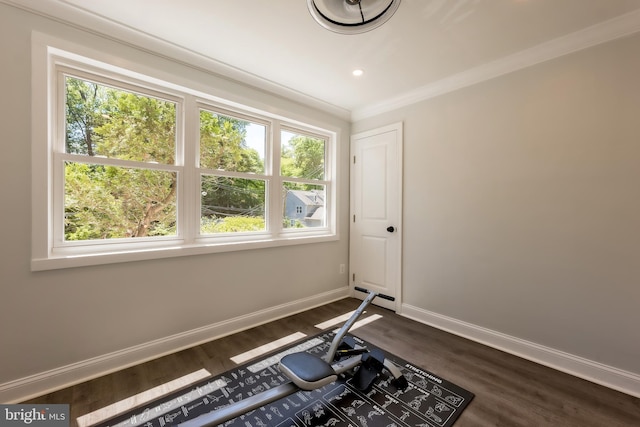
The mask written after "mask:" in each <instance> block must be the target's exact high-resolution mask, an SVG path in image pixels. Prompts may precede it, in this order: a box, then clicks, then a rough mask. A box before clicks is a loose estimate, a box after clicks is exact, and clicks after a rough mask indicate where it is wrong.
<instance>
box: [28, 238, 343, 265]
mask: <svg viewBox="0 0 640 427" xmlns="http://www.w3.org/2000/svg"><path fill="white" fill-rule="evenodd" d="M335 240H338V236H337V234H323V235H311V236H310V235H298V236H291V235H289V236H285V237H280V238H268V239H264V240H254V241H250V242H247V241H244V242H241V241H238V242H228V241H227V242H213V243H212V242H210V241H209V242H201V243H193V244H179V243H177V244H175V245H170V246H163V247H154V248H137V249H131V250H115V251H111V252H101V253H96V252H93V253H85V254H68V253H67V254H51V255H50V256H49V257H48V258H32V259H31V271H46V270H58V269H64V268H74V267H87V266H92V265H104V264H117V263H123V262H133V261H146V260H153V259H164V258H174V257H182V256H193V255H206V254H214V253H220V252H236V251H243V250H255V249H265V248H272V247H281V246H292V245H302V244H310V243H323V242H330V241H335Z"/></svg>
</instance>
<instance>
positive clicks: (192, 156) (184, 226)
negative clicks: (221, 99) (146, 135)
mask: <svg viewBox="0 0 640 427" xmlns="http://www.w3.org/2000/svg"><path fill="white" fill-rule="evenodd" d="M198 111H199V109H198V105H197V103H196V100H195V97H193V96H187V97H186V98H185V103H184V112H183V114H182V119H183V120H182V122H183V131H182V132H181V136H182V138H183V139H182V147H183V151H182V152H183V154H184V157H183V158H182V166H183V168H184V169H183V171H184V172H183V176H182V179H181V180H180V186H181V187H180V188H181V189H182V197H179V198H178V199H179V202H178V227H179V228H178V230H179V234H180V235H182V236H183V238H184V240H185V242H188V243H191V242H193V241H194V240H195V239H196V238H197V237H198V235H199V233H200V203H201V200H200V170H199V168H198V164H199V162H198V158H199V156H198V150H199V140H200V137H199V135H200V119H199V115H198Z"/></svg>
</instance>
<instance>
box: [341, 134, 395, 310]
mask: <svg viewBox="0 0 640 427" xmlns="http://www.w3.org/2000/svg"><path fill="white" fill-rule="evenodd" d="M388 132H395V135H396V141H395V149H396V156H395V158H396V164H395V165H394V166H395V170H396V172H397V176H396V178H395V183H396V184H395V185H396V188H392V189H390V190H391V191H392V192H393V193H392V194H393V196H394V200H387V205H388V206H389V205H390V206H392V207H393V208H394V209H396V210H397V213H396V215H395V216H396V219H395V220H394V224H390V225H393V226H394V227H395V229H396V231H395V232H394V239H397V244H396V245H395V251H394V252H395V253H394V255H393V258H394V260H395V262H396V263H397V265H396V266H395V269H394V271H395V274H393V277H392V278H391V280H392V281H393V283H394V284H395V286H394V288H393V289H392V291H393V294H394V295H393V296H394V297H395V301H394V302H388V301H385V300H382V299H376V303H377V304H378V305H381V306H383V307H386V308H390V309H392V310H395V311H396V312H397V313H400V309H401V307H402V300H401V299H402V233H403V227H402V193H403V172H402V163H403V154H402V146H403V123H402V122H398V123H394V124H391V125H387V126H383V127H380V128H377V129H371V130H368V131H365V132H359V133H357V134H353V135H351V146H350V149H351V155H350V171H351V174H350V176H351V179H350V189H351V196H350V215H349V224H350V225H351V226H350V233H349V234H350V239H349V241H350V243H349V246H350V257H349V258H350V260H351V261H350V264H349V267H350V268H349V270H350V271H349V283H350V289H351V295H352V296H354V297H358V298H363V294H362V293H361V292H357V291H355V290H354V287H355V285H356V283H358V280H357V278H356V281H354V279H353V277H354V276H353V274H354V271H353V270H354V265H353V263H354V259H355V257H354V255H355V251H356V250H357V249H356V245H355V244H354V242H355V239H354V233H355V231H354V227H353V221H354V214H355V210H356V209H355V201H356V188H355V178H354V177H355V174H354V168H355V166H354V155H355V153H354V151H355V142H356V141H357V140H359V139H362V138H367V137H371V136H375V135H379V134H382V133H388ZM356 162H357V159H356ZM356 221H357V219H356ZM355 273H356V274H357V272H355Z"/></svg>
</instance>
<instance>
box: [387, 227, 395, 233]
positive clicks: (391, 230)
mask: <svg viewBox="0 0 640 427" xmlns="http://www.w3.org/2000/svg"><path fill="white" fill-rule="evenodd" d="M387 231H388V232H389V233H393V232H394V231H396V229H395V228H393V225H390V226H389V227H387Z"/></svg>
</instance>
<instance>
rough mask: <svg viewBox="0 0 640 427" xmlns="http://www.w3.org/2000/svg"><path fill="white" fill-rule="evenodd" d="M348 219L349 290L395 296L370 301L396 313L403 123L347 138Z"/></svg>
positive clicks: (397, 303)
mask: <svg viewBox="0 0 640 427" xmlns="http://www.w3.org/2000/svg"><path fill="white" fill-rule="evenodd" d="M350 220H351V231H350V242H351V243H350V265H349V267H350V268H349V273H350V275H351V286H352V287H356V286H358V287H363V288H366V289H369V290H372V291H375V292H379V293H381V294H385V295H389V296H392V297H394V298H395V302H392V301H387V300H384V299H381V298H376V299H375V300H374V302H375V303H376V304H377V305H380V306H383V307H385V308H389V309H392V310H395V311H400V297H401V273H402V269H401V262H402V257H401V255H402V224H401V222H402V123H396V124H393V125H389V126H385V127H382V128H379V129H374V130H371V131H367V132H362V133H358V134H355V135H352V136H351V218H350ZM354 296H356V297H359V298H363V297H364V294H363V293H361V292H355V293H354Z"/></svg>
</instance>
